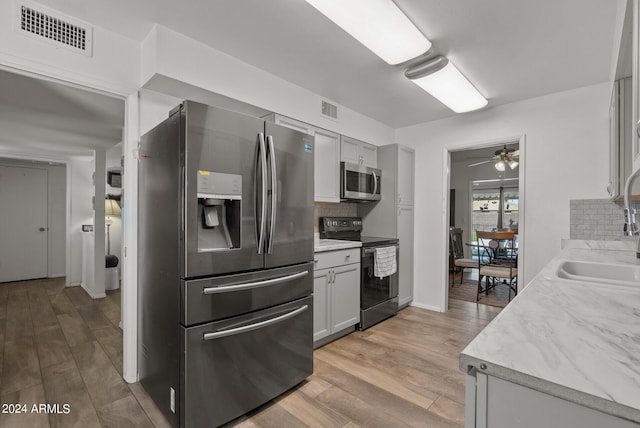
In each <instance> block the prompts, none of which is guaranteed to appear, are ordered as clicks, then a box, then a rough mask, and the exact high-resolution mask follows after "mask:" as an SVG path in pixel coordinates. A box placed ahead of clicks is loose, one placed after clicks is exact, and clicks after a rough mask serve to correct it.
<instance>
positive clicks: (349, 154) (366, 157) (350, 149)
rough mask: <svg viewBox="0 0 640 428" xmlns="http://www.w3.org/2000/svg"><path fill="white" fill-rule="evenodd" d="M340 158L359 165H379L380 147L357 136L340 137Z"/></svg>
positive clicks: (373, 166)
mask: <svg viewBox="0 0 640 428" xmlns="http://www.w3.org/2000/svg"><path fill="white" fill-rule="evenodd" d="M340 141H341V143H340V146H341V147H340V160H341V161H342V162H349V163H355V164H358V165H364V166H369V167H371V168H377V167H378V147H376V146H374V145H373V144H368V143H365V142H364V141H360V140H356V139H355V138H351V137H346V136H344V135H343V136H342V137H341V139H340Z"/></svg>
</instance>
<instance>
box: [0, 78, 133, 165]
mask: <svg viewBox="0 0 640 428" xmlns="http://www.w3.org/2000/svg"><path fill="white" fill-rule="evenodd" d="M123 128H124V101H123V100H120V99H116V98H111V97H108V96H105V95H102V94H98V93H95V92H89V91H86V90H83V89H78V88H74V87H71V86H66V85H61V84H59V83H54V82H50V81H47V80H41V79H34V78H31V77H27V76H23V75H18V74H13V73H9V72H6V71H2V70H0V129H2V133H1V134H0V152H2V153H4V154H14V155H32V156H35V157H40V158H41V157H45V158H59V157H64V158H66V157H69V156H85V155H92V154H93V150H94V149H98V148H101V149H108V148H110V147H113V146H114V145H115V144H117V143H119V142H120V141H122V129H123Z"/></svg>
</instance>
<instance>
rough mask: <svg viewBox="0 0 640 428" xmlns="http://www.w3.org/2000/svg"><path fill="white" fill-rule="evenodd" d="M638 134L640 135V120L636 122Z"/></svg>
mask: <svg viewBox="0 0 640 428" xmlns="http://www.w3.org/2000/svg"><path fill="white" fill-rule="evenodd" d="M636 134H637V135H638V137H640V120H639V121H638V123H636Z"/></svg>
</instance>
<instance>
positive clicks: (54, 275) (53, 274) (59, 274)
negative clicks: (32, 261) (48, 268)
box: [47, 273, 66, 278]
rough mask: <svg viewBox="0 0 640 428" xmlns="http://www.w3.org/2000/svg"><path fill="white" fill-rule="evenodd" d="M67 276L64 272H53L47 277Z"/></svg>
mask: <svg viewBox="0 0 640 428" xmlns="http://www.w3.org/2000/svg"><path fill="white" fill-rule="evenodd" d="M65 276H66V275H65V274H64V273H52V274H50V275H49V276H48V277H47V278H64V277H65Z"/></svg>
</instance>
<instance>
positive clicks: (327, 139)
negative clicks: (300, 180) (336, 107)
mask: <svg viewBox="0 0 640 428" xmlns="http://www.w3.org/2000/svg"><path fill="white" fill-rule="evenodd" d="M314 132H315V144H314V150H315V154H314V168H315V173H314V178H315V182H314V200H315V201H316V202H335V203H337V202H340V135H339V134H336V133H335V132H331V131H327V130H326V129H320V128H314Z"/></svg>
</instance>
